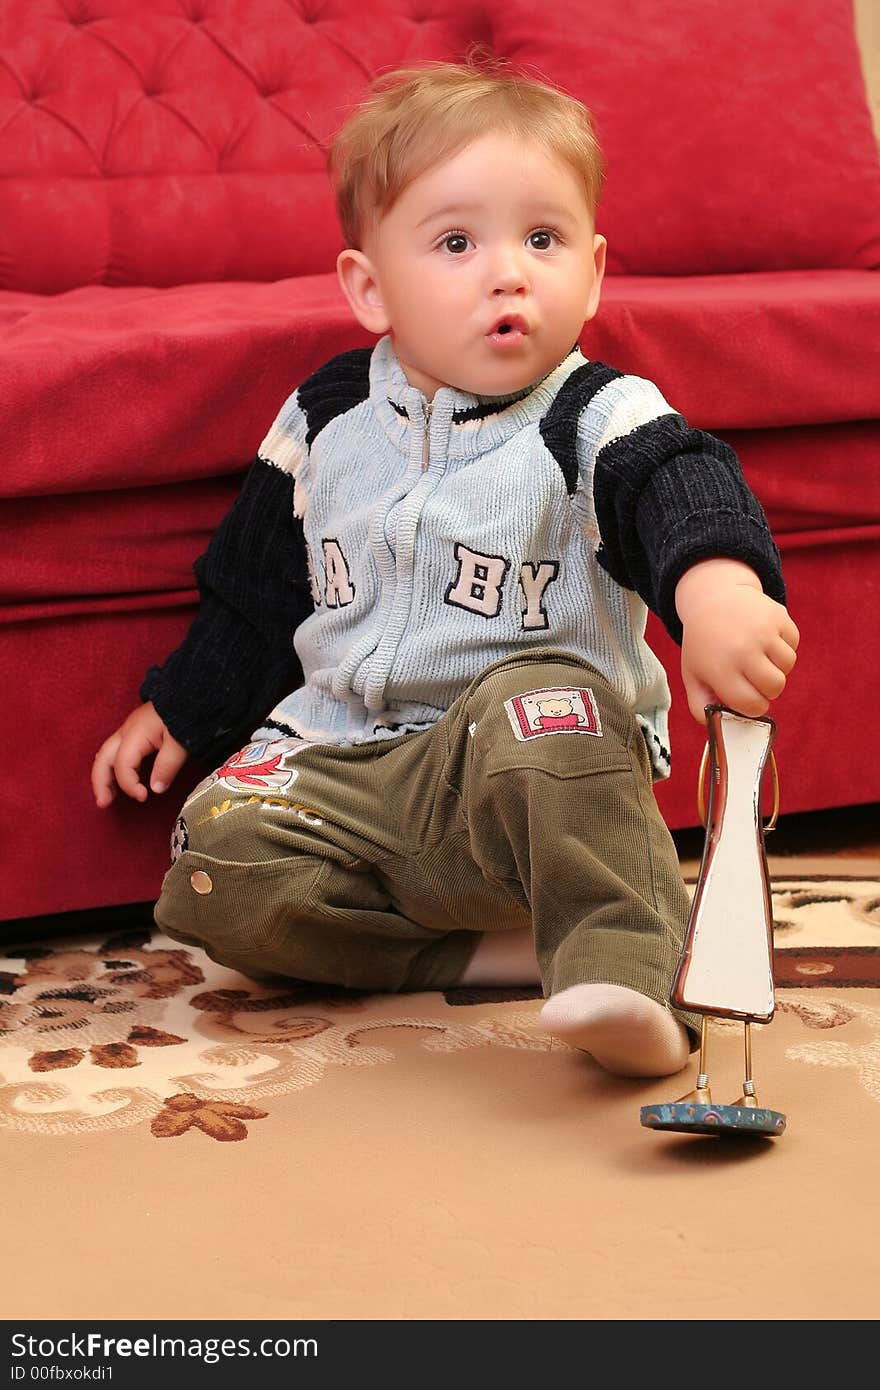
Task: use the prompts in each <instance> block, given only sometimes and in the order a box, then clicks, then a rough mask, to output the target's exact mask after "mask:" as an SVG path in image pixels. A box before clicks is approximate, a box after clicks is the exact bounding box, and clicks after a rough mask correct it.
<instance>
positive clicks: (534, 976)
mask: <svg viewBox="0 0 880 1390" xmlns="http://www.w3.org/2000/svg"><path fill="white" fill-rule="evenodd" d="M455 983H456V986H461V985H538V984H540V983H541V973H540V971H539V970H538V961H537V958H536V956H535V938H534V936H533V935H532V930H531V928H530V927H521V928H519V929H518V930H517V931H487V932H483V935H482V936H481V938H480V942H479V945H478V946H477V949H476V951H474V954H473V955H472V956H471V958H470V960H469V961H468V963H467V965H466V966H465V968H464V970H463V971H462V973H461V975H460V976H459V977H458V979H457V980H456V982H455Z"/></svg>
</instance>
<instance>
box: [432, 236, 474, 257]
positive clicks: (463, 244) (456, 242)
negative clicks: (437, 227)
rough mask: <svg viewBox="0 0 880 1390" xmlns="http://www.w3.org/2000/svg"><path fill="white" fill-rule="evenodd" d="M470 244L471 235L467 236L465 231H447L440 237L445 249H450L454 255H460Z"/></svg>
mask: <svg viewBox="0 0 880 1390" xmlns="http://www.w3.org/2000/svg"><path fill="white" fill-rule="evenodd" d="M470 244H471V241H470V237H468V236H465V234H464V232H447V233H446V235H445V236H444V237H441V239H440V245H441V246H442V248H443V250H444V251H448V252H449V253H450V255H452V256H460V255H461V254H462V253H463V252H464V251H466V250H467V249H468V247H469V246H470Z"/></svg>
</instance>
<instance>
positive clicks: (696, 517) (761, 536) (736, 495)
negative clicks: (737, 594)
mask: <svg viewBox="0 0 880 1390" xmlns="http://www.w3.org/2000/svg"><path fill="white" fill-rule="evenodd" d="M593 497H594V503H595V508H596V519H597V521H598V525H599V533H600V536H601V544H600V547H599V550H598V552H597V556H596V558H597V560H598V562H599V563H600V564H601V565H602V567H603V569H605V570H606V571H607V573H608V574H610V575H611V577H612V579H614V580H616V582H617V583H618V584H620V585H622V586H623V587H624V588H627V589H634V590H635V591H636V592H637V593H638V594H639V595H640V596H641V597H642V598H643V599H644V601H645V603H646V604H647V605H648V607H649V608H650V609H651V610H652V611H653V612H654V613H656V614H658V616H659V617H660V619H661V620H662V622H663V624H664V626H665V627H666V629H667V631H668V632H669V634H670V636H671V637H672V638H673V639H674V640H675V641H676V642H678V643H680V642H681V639H682V627H681V621H680V619H679V617H678V613H677V612H676V608H675V588H676V585H677V584H678V581H679V580H680V579H681V577H682V575H683V574H684V573H685V571H686V570H688V569H689V568H690V567H691V565H694V564H696V563H697V562H698V561H699V560H707V559H712V558H715V557H725V558H729V559H735V560H741V561H743V562H744V563H745V564H747V565H749V566H750V567H751V568H752V569H753V570H754V571H755V573H756V574H757V575H758V578H759V579H760V580H761V584H762V586H763V588H764V591H765V593H767V594H769V595H770V597H771V598H774V599H776V600H777V601H778V602H780V603H784V601H785V584H784V582H783V578H782V569H781V565H780V559H779V551H778V549H777V547H776V544H775V542H774V540H773V537H772V536H771V534H770V528H769V526H768V524H767V518H766V516H765V515H764V511H763V509H762V507H761V504H760V503H759V501H758V499H757V498H756V497H755V495H754V494H753V493H752V491H751V489H750V488H749V486H748V484H747V483H746V480H745V478H744V476H743V472H742V468H741V467H740V463H739V460H738V458H737V456H736V454H735V453H734V451H733V449H731V448H730V446H729V445H728V444H725V443H724V442H723V440H720V439H716V438H715V436H714V435H711V434H707V433H706V432H705V431H703V430H696V429H691V428H690V427H689V426H688V424H687V421H686V420H684V419H683V417H682V416H681V415H677V414H672V413H671V414H665V415H660V416H658V417H657V418H655V419H653V420H650V421H649V422H647V423H645V424H642V425H640V426H638V428H636V429H634V430H632V431H631V432H630V433H628V434H625V435H622V436H621V437H619V438H616V439H614V440H612V441H610V442H609V443H608V444H606V445H604V446H603V447H602V448H600V449H599V451H598V453H597V455H596V463H595V472H594V476H593Z"/></svg>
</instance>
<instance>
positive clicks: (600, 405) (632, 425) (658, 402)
mask: <svg viewBox="0 0 880 1390" xmlns="http://www.w3.org/2000/svg"><path fill="white" fill-rule="evenodd" d="M676 413H677V412H676V410H675V409H674V407H673V406H671V405H670V404H669V403H668V401H666V400H665V398H664V396H663V394H662V392H661V391H660V390H659V389H658V388H657V387H656V386H655V385H654V383H653V381H647V380H646V379H645V377H641V376H621V377H616V378H615V379H614V381H609V382H608V384H607V386H603V387H602V389H601V391H597V392H596V394H595V396H594V397H593V399H592V400H591V401H590V403H589V405H588V406H587V408H586V410H583V411H581V416H580V419H579V421H578V453H579V455H580V457H581V460H582V467H583V464H586V465H587V466H588V467H591V466H592V464H593V463H594V462H595V460H596V455H597V454H598V452H599V450H600V449H601V448H603V447H604V446H605V445H606V444H611V443H612V442H613V441H614V440H615V439H622V438H623V437H624V435H627V434H632V432H633V430H637V429H638V428H639V426H640V425H647V424H649V423H650V422H651V421H652V420H657V419H659V418H660V416H661V415H675V414H676Z"/></svg>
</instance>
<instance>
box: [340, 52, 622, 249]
mask: <svg viewBox="0 0 880 1390" xmlns="http://www.w3.org/2000/svg"><path fill="white" fill-rule="evenodd" d="M490 131H493V132H494V131H504V132H506V133H508V134H511V135H514V136H517V137H519V138H521V139H523V140H530V141H536V142H538V143H539V144H541V145H543V146H544V148H545V149H547V150H549V151H550V152H551V153H552V154H554V155H556V156H557V157H558V158H560V159H563V160H565V161H566V162H567V163H568V164H569V165H570V166H571V167H572V168H573V169H574V171H575V173H576V174H577V175H578V176H579V177H580V179H581V180H582V182H583V187H584V192H585V194H586V198H587V204H588V206H589V208H590V211H591V213H592V214H593V215H595V212H596V208H597V207H598V204H599V197H600V194H601V191H602V180H603V174H604V169H603V160H602V152H601V150H600V148H599V143H598V140H597V138H596V131H595V127H594V123H593V118H592V116H591V115H590V112H589V111H588V110H587V108H586V107H585V106H583V105H582V104H581V103H580V102H579V101H576V100H575V98H574V97H571V96H568V95H567V94H566V93H565V92H562V91H560V90H559V89H558V88H556V87H551V86H549V85H548V84H547V83H545V82H541V81H538V80H537V79H536V78H533V77H527V76H525V75H524V74H522V73H513V72H511V71H510V70H509V69H508V68H507V66H506V65H505V64H503V63H502V62H501V61H500V60H493V61H491V62H486V61H485V60H482V59H479V58H475V57H471V56H469V58H468V60H467V61H466V62H465V63H425V64H422V65H420V66H418V67H407V68H397V69H395V70H394V71H393V72H388V73H385V74H383V75H382V76H380V77H378V78H376V79H375V81H374V82H373V83H372V85H371V87H370V94H369V95H368V97H367V98H366V100H365V101H364V102H363V104H362V105H361V106H360V107H358V109H357V110H356V111H355V112H354V114H353V115H352V116H350V117H349V119H348V120H347V121H346V122H345V124H344V125H343V126H342V128H341V129H340V130H339V131H338V132H337V134H336V136H335V138H334V140H333V142H332V144H331V146H330V151H329V155H328V161H327V162H328V169H329V172H330V177H331V180H332V182H333V185H334V188H335V192H336V207H337V211H338V214H339V222H340V225H341V227H342V232H343V236H344V237H345V241H346V244H347V245H348V246H352V247H360V245H361V243H362V240H363V237H364V235H365V233H366V231H367V230H368V228H369V226H370V223H371V220H372V218H374V217H375V216H376V215H377V214H378V215H381V214H382V213H385V212H387V211H388V210H389V208H390V207H391V206H392V205H393V204H394V203H395V202H396V201H397V199H398V198H399V197H400V195H401V193H403V191H404V189H405V188H407V187H408V185H409V184H410V183H412V182H413V180H414V179H417V178H418V177H419V175H420V174H423V173H424V172H425V170H426V169H428V168H429V167H431V166H432V165H434V164H437V163H439V162H440V161H442V160H444V159H449V158H451V157H452V156H453V155H455V154H458V153H459V151H460V150H462V149H464V147H465V146H466V145H469V144H470V143H471V142H472V141H473V140H475V139H478V138H479V137H480V136H481V135H485V134H486V133H487V132H490Z"/></svg>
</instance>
